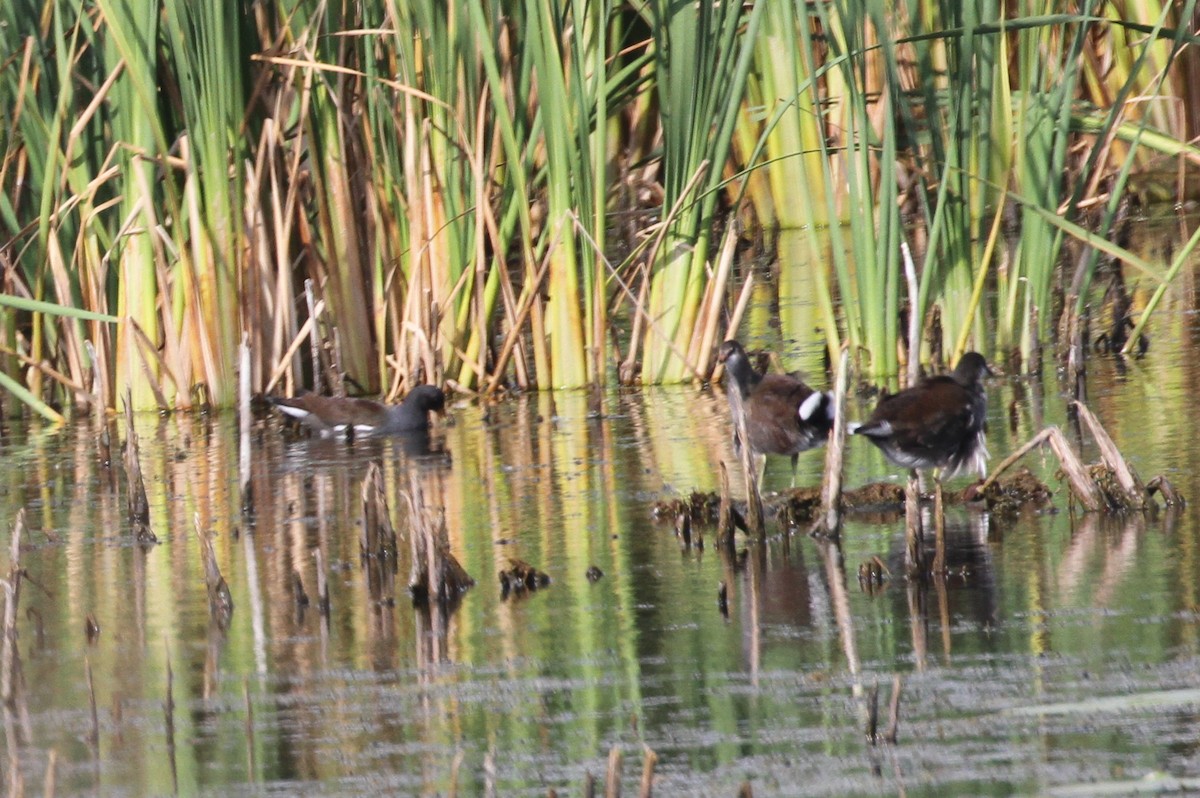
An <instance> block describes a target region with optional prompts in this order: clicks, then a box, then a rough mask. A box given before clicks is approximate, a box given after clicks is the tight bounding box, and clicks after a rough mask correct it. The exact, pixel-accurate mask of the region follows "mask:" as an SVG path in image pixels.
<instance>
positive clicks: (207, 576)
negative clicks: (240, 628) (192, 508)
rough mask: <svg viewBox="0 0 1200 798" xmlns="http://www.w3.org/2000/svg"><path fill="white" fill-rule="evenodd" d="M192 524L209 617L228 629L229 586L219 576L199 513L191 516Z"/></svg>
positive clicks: (230, 604) (214, 554)
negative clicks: (200, 563) (194, 529)
mask: <svg viewBox="0 0 1200 798" xmlns="http://www.w3.org/2000/svg"><path fill="white" fill-rule="evenodd" d="M192 522H193V524H194V525H195V528H196V537H197V538H198V539H199V541H200V553H201V558H202V560H203V562H204V587H205V589H206V590H207V592H208V613H209V617H210V618H211V619H212V620H213V622H214V623H216V625H217V627H218V628H219V629H222V630H224V629H228V628H229V621H230V620H231V619H232V617H233V596H232V595H231V594H230V592H229V585H228V584H226V583H225V577H224V576H222V575H221V567H220V565H219V564H218V563H217V552H216V550H215V549H214V548H213V544H212V538H211V537H209V536H208V535H207V534H205V532H204V530H203V529H202V528H201V526H200V513H193V514H192Z"/></svg>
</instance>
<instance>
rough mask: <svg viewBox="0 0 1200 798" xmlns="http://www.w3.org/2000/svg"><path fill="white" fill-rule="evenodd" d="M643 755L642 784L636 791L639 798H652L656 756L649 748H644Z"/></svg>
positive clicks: (656, 762) (656, 763)
mask: <svg viewBox="0 0 1200 798" xmlns="http://www.w3.org/2000/svg"><path fill="white" fill-rule="evenodd" d="M644 749H645V754H644V756H643V758H642V784H641V789H640V790H639V791H638V796H639V798H652V795H653V792H654V768H655V766H656V765H658V754H656V753H654V751H653V750H652V749H651V748H650V746H648V745H647V746H644Z"/></svg>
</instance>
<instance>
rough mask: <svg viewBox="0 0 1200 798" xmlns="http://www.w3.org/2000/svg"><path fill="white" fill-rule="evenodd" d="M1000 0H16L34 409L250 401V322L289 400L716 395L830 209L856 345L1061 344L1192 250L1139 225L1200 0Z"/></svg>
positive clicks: (5, 182) (14, 204)
mask: <svg viewBox="0 0 1200 798" xmlns="http://www.w3.org/2000/svg"><path fill="white" fill-rule="evenodd" d="M965 6H968V7H964V4H960V3H957V2H950V0H896V2H884V0H864V1H860V2H848V1H847V0H823V2H818V3H808V2H779V3H749V4H743V3H720V2H719V3H700V4H679V3H669V2H666V0H627V1H626V2H618V1H617V0H593V1H592V2H565V0H496V1H494V2H488V1H487V0H463V2H460V3H454V4H450V6H446V5H445V4H443V3H440V2H435V0H405V2H397V0H361V1H360V2H356V3H347V4H326V3H321V2H317V1H316V0H299V1H298V2H295V3H289V4H284V3H271V2H268V3H259V4H242V5H235V6H229V5H228V4H220V3H218V4H201V5H196V4H188V3H181V2H178V0H163V2H151V0H131V1H130V2H127V3H115V2H112V0H98V2H96V3H94V4H93V3H83V2H82V0H64V1H62V2H55V3H50V2H48V1H47V0H41V1H40V2H39V0H14V1H13V2H10V3H7V4H5V5H4V7H3V8H0V105H2V106H3V107H4V108H7V109H11V113H10V115H9V116H10V122H9V124H7V125H5V126H3V127H0V305H3V307H4V311H3V313H2V314H0V387H3V388H4V389H5V390H4V392H3V394H0V396H3V398H4V401H3V405H4V407H5V409H6V410H7V411H9V412H12V411H13V410H14V409H19V408H20V407H21V406H23V405H28V406H29V407H31V408H33V409H34V410H36V411H37V412H39V413H41V414H42V415H43V416H45V417H47V418H49V419H51V420H57V419H59V418H60V417H61V416H60V413H61V412H62V410H63V409H64V408H67V407H78V408H82V409H99V408H112V407H114V405H115V401H114V398H115V397H116V396H119V395H123V394H124V392H125V391H126V390H127V389H128V390H129V391H130V392H131V394H132V401H133V406H134V407H136V408H142V409H146V408H161V409H186V408H191V407H196V406H207V405H216V406H225V405H231V404H232V403H233V402H234V399H235V396H236V391H237V381H236V373H235V372H236V371H237V368H236V367H235V364H236V363H237V362H238V360H237V355H236V352H237V346H238V343H239V341H240V340H241V338H242V335H243V334H246V335H247V336H248V342H249V347H250V351H251V359H250V369H251V371H252V375H251V379H250V382H251V385H252V387H253V389H254V390H257V391H261V390H263V389H265V388H267V387H268V386H271V387H275V386H281V387H282V389H284V390H295V389H297V388H299V387H304V386H312V385H314V384H315V380H316V377H315V375H314V373H313V372H314V368H313V367H312V365H311V360H310V359H308V358H305V357H303V356H302V354H301V353H303V352H305V351H307V348H308V345H307V344H306V343H305V341H304V340H303V339H309V342H310V343H311V345H312V346H314V347H315V350H316V351H317V352H318V365H317V367H316V369H315V370H317V371H320V370H323V369H331V370H332V371H333V372H335V373H336V374H337V375H338V378H337V380H336V383H335V384H338V383H342V382H343V381H344V383H345V385H346V388H347V390H350V391H353V392H362V393H374V394H385V395H387V396H389V397H395V396H397V395H399V394H401V393H403V392H405V391H406V390H407V389H408V388H409V387H410V386H411V385H413V384H416V383H420V382H436V383H440V384H447V383H448V384H451V385H452V386H453V387H455V388H456V389H458V390H462V391H478V392H491V391H496V390H500V389H504V388H517V389H531V388H570V387H579V386H585V385H604V384H606V383H607V382H610V381H614V380H619V381H621V382H639V381H640V382H643V383H661V382H678V381H687V380H703V379H707V378H708V377H709V376H710V374H711V371H712V368H713V362H712V361H713V351H714V349H715V345H716V344H717V343H719V341H720V339H721V337H722V336H723V335H725V334H726V333H727V331H729V330H730V329H731V328H732V327H733V326H736V321H737V318H739V316H740V313H739V311H738V308H739V307H743V306H742V305H741V304H740V303H739V300H741V299H743V298H745V297H748V296H749V295H750V293H749V289H750V286H751V284H752V283H751V280H750V279H749V278H750V275H751V270H750V269H749V268H748V267H746V265H745V263H744V259H743V258H739V257H738V252H739V251H740V250H739V243H740V244H741V245H742V249H744V245H745V243H746V242H747V241H748V240H758V241H761V242H762V243H764V244H765V245H766V246H767V247H768V248H771V247H773V246H774V244H775V241H776V240H777V238H776V236H775V231H776V230H778V229H781V228H790V227H798V226H802V227H810V228H813V229H818V228H827V229H828V231H829V233H830V236H829V239H828V245H827V246H821V245H820V244H818V243H810V244H809V245H808V246H809V247H810V252H809V253H808V256H807V257H803V258H799V259H797V260H795V261H793V260H792V259H790V258H788V259H782V260H780V261H779V268H780V269H784V270H786V269H789V268H797V269H800V268H802V269H806V270H810V271H811V272H812V276H813V280H814V285H815V286H816V294H817V303H818V305H819V308H820V311H819V315H820V318H821V319H822V322H823V323H822V324H821V327H822V329H823V331H824V336H825V339H826V340H825V343H826V346H827V347H828V350H829V352H830V354H831V355H834V354H836V353H837V352H838V351H839V350H840V349H841V348H842V346H843V344H849V345H850V347H851V351H852V352H854V353H855V355H856V357H857V358H858V359H859V361H860V362H859V364H858V365H859V367H860V368H861V369H862V371H863V372H864V373H866V374H869V375H876V376H884V375H892V374H896V373H898V372H899V371H900V370H901V365H902V361H903V360H905V359H912V358H913V357H917V358H920V359H921V360H923V361H924V360H935V361H936V360H939V359H946V360H951V359H952V355H953V354H954V353H955V352H960V351H962V350H963V349H964V348H966V347H967V346H971V347H974V348H976V349H980V350H982V351H985V352H988V353H989V354H993V355H994V354H1004V355H1010V354H1011V355H1013V356H1014V359H1016V360H1018V361H1019V362H1021V363H1024V364H1030V363H1031V362H1032V361H1035V360H1037V358H1036V356H1035V353H1036V352H1037V351H1038V347H1039V346H1040V345H1041V344H1042V342H1044V341H1045V340H1047V339H1048V338H1049V337H1051V336H1053V334H1054V333H1055V332H1056V330H1057V329H1058V328H1059V326H1060V320H1061V319H1063V318H1070V317H1072V316H1074V315H1078V314H1079V313H1081V312H1083V310H1084V309H1085V308H1086V307H1087V305H1088V303H1089V301H1090V300H1091V299H1092V298H1093V293H1094V292H1095V290H1098V289H1095V288H1093V283H1094V282H1095V275H1096V274H1097V273H1098V269H1101V268H1102V267H1103V268H1107V264H1108V263H1109V262H1110V261H1116V262H1119V263H1120V264H1121V265H1122V266H1123V267H1124V268H1128V269H1132V270H1134V271H1135V272H1136V273H1137V274H1138V275H1139V277H1140V278H1142V279H1146V280H1148V281H1149V282H1150V284H1152V285H1153V286H1154V287H1155V288H1158V287H1160V286H1163V285H1165V284H1166V283H1167V282H1168V281H1169V280H1170V279H1172V278H1173V276H1174V275H1175V274H1176V273H1178V271H1179V268H1178V266H1177V265H1175V266H1174V268H1171V269H1169V270H1168V269H1164V268H1161V267H1159V266H1157V265H1155V264H1152V263H1148V262H1146V261H1144V260H1143V259H1141V258H1139V257H1138V256H1136V255H1134V254H1133V253H1131V252H1129V251H1128V250H1127V249H1126V248H1125V246H1124V242H1123V240H1122V238H1121V236H1120V234H1119V233H1120V226H1121V223H1122V220H1125V219H1127V218H1128V215H1129V212H1130V211H1129V208H1130V198H1131V197H1145V198H1147V199H1173V198H1181V197H1184V196H1187V194H1188V192H1189V190H1190V185H1189V183H1188V178H1189V177H1190V172H1191V171H1192V169H1193V168H1194V166H1195V164H1196V163H1197V160H1198V158H1200V151H1198V150H1197V149H1196V148H1194V147H1193V146H1192V145H1191V144H1190V140H1189V136H1190V132H1189V131H1194V130H1196V129H1197V128H1198V127H1200V125H1197V110H1196V109H1195V108H1191V107H1189V106H1188V104H1187V99H1188V93H1187V85H1188V81H1189V79H1194V78H1195V76H1196V74H1197V72H1198V71H1200V62H1198V61H1197V60H1196V58H1195V57H1194V56H1192V55H1191V54H1190V53H1189V52H1188V50H1187V48H1188V47H1189V46H1194V45H1195V44H1196V43H1197V35H1196V33H1195V30H1194V28H1195V22H1196V14H1195V11H1196V9H1195V0H1186V2H1182V3H1167V2H1163V1H1162V0H1140V1H1134V0H1131V1H1130V2H1125V3H1120V4H1116V3H1107V2H1100V1H1099V0H1074V2H1070V3H1050V2H1045V0H1043V1H1042V2H1038V0H1008V1H1007V2H1000V0H991V1H990V2H989V1H987V0H985V2H981V3H974V4H965ZM1164 176H1165V177H1164ZM810 241H811V242H817V241H819V239H818V238H816V237H810ZM905 241H907V242H909V243H910V244H911V245H912V250H913V252H914V257H915V259H916V278H917V283H918V291H917V295H916V300H915V301H910V300H909V298H908V291H907V290H906V288H905V279H904V272H903V263H902V259H901V257H900V244H901V243H902V242H905ZM306 285H308V286H310V287H311V301H309V300H310V297H309V296H308V295H306V289H305V286H306ZM318 307H319V308H322V309H323V310H322V312H321V313H320V314H319V315H318V314H316V313H314V312H313V309H315V308H318ZM913 316H915V317H916V319H917V321H918V322H919V323H918V324H917V325H916V329H917V330H918V331H919V332H920V335H921V340H920V341H910V340H909V338H910V337H911V336H910V335H909V334H908V333H907V331H906V329H907V328H906V326H905V324H904V323H903V320H904V318H905V317H908V318H912V317H913ZM1133 321H1135V322H1136V323H1137V324H1138V332H1139V333H1140V332H1141V325H1142V324H1144V323H1145V318H1144V317H1143V318H1139V319H1135V320H1133ZM788 332H789V333H790V334H798V333H796V331H788ZM1135 337H1136V336H1135ZM1127 345H1128V346H1132V345H1134V341H1133V340H1130V342H1129V343H1128V344H1127ZM89 347H90V348H89Z"/></svg>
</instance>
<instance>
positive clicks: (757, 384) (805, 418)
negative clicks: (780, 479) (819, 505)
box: [717, 340, 833, 473]
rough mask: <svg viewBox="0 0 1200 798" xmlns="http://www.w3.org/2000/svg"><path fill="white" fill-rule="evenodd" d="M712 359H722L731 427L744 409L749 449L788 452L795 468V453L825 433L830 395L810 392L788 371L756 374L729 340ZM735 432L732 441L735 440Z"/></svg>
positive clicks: (817, 443)
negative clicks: (731, 421) (784, 372)
mask: <svg viewBox="0 0 1200 798" xmlns="http://www.w3.org/2000/svg"><path fill="white" fill-rule="evenodd" d="M717 361H718V362H720V363H724V364H725V392H726V395H727V396H728V398H729V412H730V414H731V415H732V416H733V421H734V429H735V430H736V429H737V416H738V414H739V413H741V414H743V417H744V418H745V423H746V437H748V438H749V439H750V440H749V445H750V451H751V452H753V453H755V454H785V455H789V456H791V458H792V471H793V473H794V472H795V468H796V457H797V455H799V454H800V452H803V451H805V450H807V449H812V448H813V447H815V446H820V445H821V444H823V443H825V440H826V439H827V438H828V437H829V430H830V429H832V428H833V395H832V394H830V393H829V392H827V391H815V390H813V389H812V388H810V387H808V386H807V385H805V384H804V383H803V382H802V381H801V380H798V379H796V378H795V377H791V376H788V375H787V374H760V373H759V372H758V371H755V369H754V366H753V365H752V364H751V363H750V357H749V356H748V355H747V354H746V350H745V349H743V348H742V345H741V344H740V343H738V342H737V341H734V340H729V341H726V342H725V343H723V344H721V348H720V350H718V352H717ZM736 435H737V434H736V432H735V433H734V436H735V437H734V441H735V442H736V443H738V444H739V445H740V444H741V441H738V440H737V437H736Z"/></svg>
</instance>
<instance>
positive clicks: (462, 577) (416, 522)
mask: <svg viewBox="0 0 1200 798" xmlns="http://www.w3.org/2000/svg"><path fill="white" fill-rule="evenodd" d="M404 496H405V499H406V500H407V501H408V521H409V524H408V525H409V531H408V536H409V543H410V548H411V550H412V570H411V572H410V575H409V582H408V589H409V592H410V593H411V594H412V600H413V604H414V605H416V606H428V605H429V604H430V603H432V602H433V601H434V600H436V601H438V602H439V603H441V604H443V605H444V604H449V603H450V602H452V601H453V600H455V599H457V598H458V597H459V596H460V595H461V594H462V593H463V592H464V591H466V590H468V589H470V588H471V587H473V586H474V585H475V580H474V579H472V578H471V575H470V574H468V573H467V571H466V569H465V568H463V567H462V565H460V564H459V562H458V559H457V558H455V556H454V555H453V554H452V553H451V552H450V538H449V535H448V534H447V532H446V515H445V512H444V511H443V510H442V509H441V508H438V510H437V511H436V512H435V511H433V510H431V509H429V508H427V507H426V506H425V494H424V492H423V491H422V490H421V483H420V480H419V478H418V477H417V474H416V473H415V472H414V473H412V474H410V477H409V490H408V493H406V494H404Z"/></svg>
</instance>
